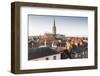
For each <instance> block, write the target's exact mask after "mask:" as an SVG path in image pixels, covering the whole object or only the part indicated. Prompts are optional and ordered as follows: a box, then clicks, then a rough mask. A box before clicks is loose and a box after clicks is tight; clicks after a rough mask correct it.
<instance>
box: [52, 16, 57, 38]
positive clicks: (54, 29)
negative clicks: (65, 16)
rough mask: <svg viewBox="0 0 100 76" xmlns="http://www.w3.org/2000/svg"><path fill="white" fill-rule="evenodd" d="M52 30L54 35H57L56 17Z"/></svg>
mask: <svg viewBox="0 0 100 76" xmlns="http://www.w3.org/2000/svg"><path fill="white" fill-rule="evenodd" d="M52 32H53V34H54V36H56V24H55V18H54V23H53V28H52Z"/></svg>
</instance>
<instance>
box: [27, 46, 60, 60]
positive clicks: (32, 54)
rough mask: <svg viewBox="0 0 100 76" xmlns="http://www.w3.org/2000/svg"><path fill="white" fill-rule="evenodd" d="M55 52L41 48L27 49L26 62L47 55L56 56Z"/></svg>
mask: <svg viewBox="0 0 100 76" xmlns="http://www.w3.org/2000/svg"><path fill="white" fill-rule="evenodd" d="M57 53H59V52H57V51H56V50H54V49H51V48H49V47H42V48H29V49H28V60H31V59H35V58H40V57H45V56H49V55H54V54H57Z"/></svg>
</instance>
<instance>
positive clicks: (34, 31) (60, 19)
mask: <svg viewBox="0 0 100 76" xmlns="http://www.w3.org/2000/svg"><path fill="white" fill-rule="evenodd" d="M54 19H55V25H56V33H57V34H63V35H66V36H73V37H74V36H84V37H87V36H88V17H76V16H43V15H29V16H28V26H29V28H28V31H29V36H31V35H43V34H44V33H52V27H53V24H54Z"/></svg>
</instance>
